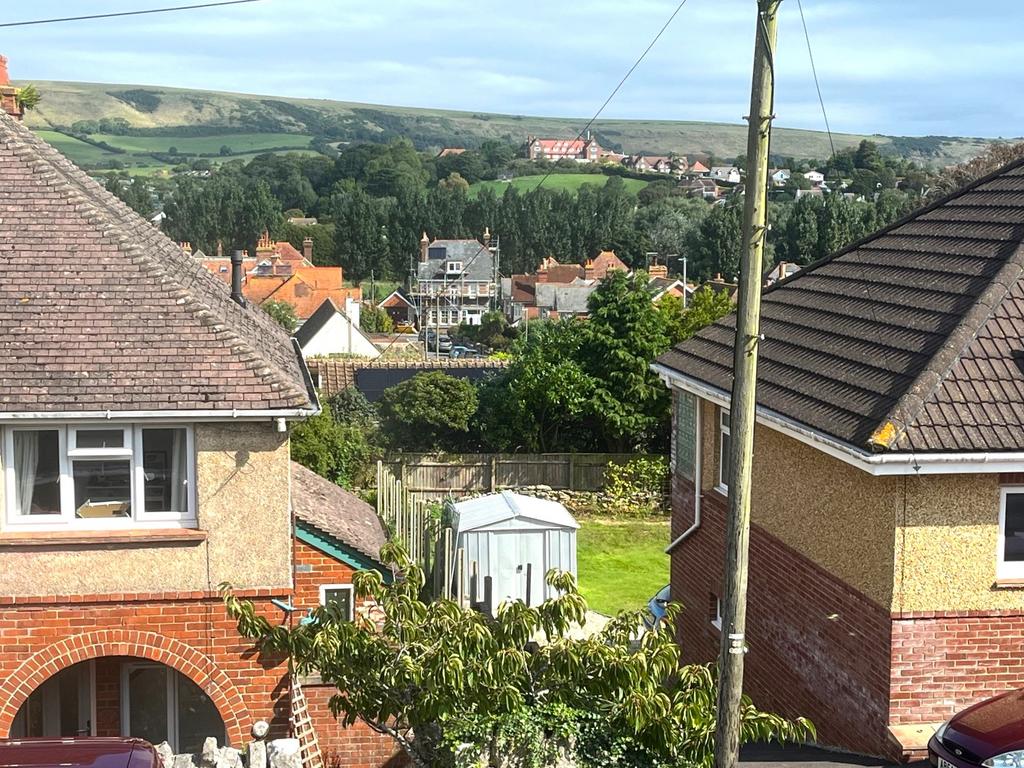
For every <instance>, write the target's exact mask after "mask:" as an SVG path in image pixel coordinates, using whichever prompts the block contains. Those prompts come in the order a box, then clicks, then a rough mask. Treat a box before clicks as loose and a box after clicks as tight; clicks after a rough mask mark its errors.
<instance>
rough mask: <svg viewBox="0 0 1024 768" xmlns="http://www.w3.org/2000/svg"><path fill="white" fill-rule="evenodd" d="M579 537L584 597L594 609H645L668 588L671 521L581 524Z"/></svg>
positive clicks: (593, 521)
mask: <svg viewBox="0 0 1024 768" xmlns="http://www.w3.org/2000/svg"><path fill="white" fill-rule="evenodd" d="M579 523H580V530H579V532H578V533H577V535H576V559H577V568H578V571H579V584H580V592H581V593H583V596H584V597H585V598H587V603H588V604H589V605H590V608H591V609H592V610H595V611H599V612H600V613H605V614H614V613H617V612H618V611H622V610H630V609H635V608H642V607H643V606H645V605H646V604H647V601H648V600H649V599H650V598H651V597H653V596H654V594H655V593H656V592H657V591H658V590H659V589H661V588H662V587H663V586H665V585H666V584H667V583H668V569H669V558H668V555H666V554H665V547H666V546H668V536H669V521H668V519H667V518H657V519H651V518H648V519H643V520H629V519H622V518H618V519H607V518H581V519H580V520H579Z"/></svg>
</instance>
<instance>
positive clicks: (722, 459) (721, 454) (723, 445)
mask: <svg viewBox="0 0 1024 768" xmlns="http://www.w3.org/2000/svg"><path fill="white" fill-rule="evenodd" d="M719 414H720V418H719V422H718V434H719V440H718V490H720V491H722V492H723V493H726V492H728V490H729V452H730V446H729V441H730V435H729V426H730V421H729V412H728V411H727V410H725V409H724V408H722V409H721V410H720V412H719Z"/></svg>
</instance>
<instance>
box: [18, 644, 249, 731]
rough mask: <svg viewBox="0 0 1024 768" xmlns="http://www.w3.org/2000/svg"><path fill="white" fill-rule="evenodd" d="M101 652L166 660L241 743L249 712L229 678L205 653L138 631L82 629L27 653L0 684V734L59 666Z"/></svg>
mask: <svg viewBox="0 0 1024 768" xmlns="http://www.w3.org/2000/svg"><path fill="white" fill-rule="evenodd" d="M103 656H130V657H135V658H139V659H146V660H149V661H155V662H159V663H161V664H166V665H167V666H168V667H171V668H172V669H176V670H177V671H178V672H181V673H182V674H183V675H185V676H186V677H188V678H189V679H190V680H192V681H193V682H194V683H195V684H196V685H198V686H199V687H200V688H201V689H202V690H203V691H204V692H205V693H206V695H207V696H209V697H210V700H211V701H212V702H213V704H214V706H215V707H216V708H217V711H218V712H219V713H220V716H221V719H222V720H223V721H224V727H225V730H226V731H227V737H228V741H229V742H230V743H231V744H233V745H235V746H241V745H242V744H243V743H244V741H245V734H246V732H247V730H248V728H249V726H250V724H251V719H252V718H251V716H250V714H249V711H248V709H247V708H246V706H245V703H244V702H243V700H242V696H241V694H240V693H239V691H238V689H237V688H236V687H235V685H234V683H232V682H231V680H230V679H229V678H228V676H227V675H226V674H225V673H224V672H223V670H221V669H219V668H218V667H217V666H216V665H215V664H214V663H213V661H211V660H210V659H209V658H208V657H207V656H206V655H204V654H203V653H200V652H199V651H197V650H196V649H195V648H192V647H191V646H188V645H186V644H185V643H182V642H181V641H180V640H175V639H173V638H168V637H164V636H163V635H158V634H156V633H154V632H143V631H139V630H127V629H125V630H121V629H111V630H101V631H97V632H86V633H84V634H81V635H75V636H73V637H69V638H67V639H65V640H61V641H60V642H57V643H54V644H52V645H50V646H47V647H46V648H43V649H42V650H40V651H37V652H36V653H34V654H32V655H31V656H29V657H28V658H27V659H25V661H23V662H22V663H21V664H20V665H19V666H18V668H17V669H15V671H14V672H13V673H12V674H11V676H10V677H8V678H7V679H6V680H4V681H3V682H2V683H0V738H4V737H7V736H8V735H9V734H10V731H11V726H12V724H13V722H14V718H15V716H16V715H17V713H18V709H19V708H20V707H21V705H22V704H23V703H24V702H25V700H26V699H28V697H29V695H30V694H31V693H32V691H34V690H35V689H36V688H38V687H39V686H40V685H42V683H43V682H45V681H46V680H47V679H48V678H50V677H51V676H53V675H55V674H57V673H58V672H60V671H61V670H63V669H65V668H67V667H70V666H71V665H73V664H77V663H78V662H80V661H88V660H90V659H97V658H100V657H103Z"/></svg>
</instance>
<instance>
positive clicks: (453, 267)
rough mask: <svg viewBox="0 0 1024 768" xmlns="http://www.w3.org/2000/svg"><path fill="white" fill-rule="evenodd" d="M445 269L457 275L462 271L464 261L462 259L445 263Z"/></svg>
mask: <svg viewBox="0 0 1024 768" xmlns="http://www.w3.org/2000/svg"><path fill="white" fill-rule="evenodd" d="M445 271H446V272H447V273H448V274H449V275H457V274H459V273H460V272H462V262H461V261H449V262H448V263H447V264H446V265H445Z"/></svg>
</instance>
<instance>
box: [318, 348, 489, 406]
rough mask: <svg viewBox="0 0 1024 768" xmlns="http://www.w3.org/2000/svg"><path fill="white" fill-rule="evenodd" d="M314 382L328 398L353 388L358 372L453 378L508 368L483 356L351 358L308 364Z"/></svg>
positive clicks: (321, 360)
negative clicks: (436, 373) (432, 373)
mask: <svg viewBox="0 0 1024 768" xmlns="http://www.w3.org/2000/svg"><path fill="white" fill-rule="evenodd" d="M307 363H308V364H309V372H310V374H311V375H312V376H313V380H314V381H317V380H319V387H318V388H319V389H320V391H321V392H322V393H323V394H324V395H325V396H327V397H330V396H331V395H336V394H337V393H339V392H342V391H344V390H346V389H349V388H350V387H354V386H355V385H356V377H357V375H358V374H359V373H360V372H363V371H373V372H392V373H394V374H397V375H398V376H397V377H396V381H397V380H398V378H400V377H401V376H405V378H411V377H412V376H414V375H416V374H417V373H422V372H424V371H444V372H445V373H449V374H451V375H453V376H458V375H460V374H465V373H466V372H467V371H470V372H473V373H477V372H481V371H482V372H486V371H496V370H500V369H501V368H505V367H507V366H508V361H507V360H492V359H490V358H482V357H468V358H456V359H454V360H450V359H446V358H441V359H435V360H352V359H317V358H311V359H310V360H308V361H307Z"/></svg>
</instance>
